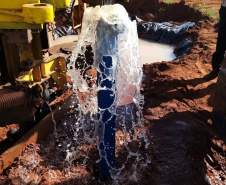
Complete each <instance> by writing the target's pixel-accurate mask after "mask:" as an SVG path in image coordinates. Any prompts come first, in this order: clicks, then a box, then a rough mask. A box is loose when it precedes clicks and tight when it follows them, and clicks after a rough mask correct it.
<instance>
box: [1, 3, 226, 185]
mask: <svg viewBox="0 0 226 185" xmlns="http://www.w3.org/2000/svg"><path fill="white" fill-rule="evenodd" d="M124 6H125V8H126V9H127V11H128V13H129V15H130V16H131V17H133V16H135V15H136V16H138V17H139V18H141V19H142V20H144V21H145V22H170V23H171V24H174V25H181V24H183V23H185V22H194V23H195V25H196V26H195V27H194V28H192V29H190V30H188V31H186V32H185V33H183V34H181V35H180V36H179V37H178V38H177V39H176V40H175V42H176V43H179V42H180V41H181V40H182V39H183V38H185V37H188V36H189V37H190V38H191V40H192V41H193V43H194V44H193V47H192V48H191V50H190V51H189V52H188V53H187V55H186V56H183V57H181V58H177V59H175V60H173V61H168V62H165V61H164V62H157V63H156V62H155V63H152V64H145V65H144V66H143V71H144V73H145V79H144V81H143V84H142V89H141V90H142V94H143V95H144V107H143V114H144V118H145V119H146V122H145V127H144V128H145V130H146V131H147V138H146V139H147V140H148V142H149V143H150V144H149V146H148V147H145V141H142V140H141V141H139V142H137V141H133V142H130V143H129V145H130V146H129V147H130V148H131V150H132V151H136V149H137V148H138V147H139V151H140V154H141V156H145V157H144V159H145V160H146V162H144V161H142V160H141V161H140V164H138V166H139V167H140V166H142V164H146V166H143V167H142V168H139V170H138V171H136V170H135V169H134V168H133V163H134V161H136V157H134V156H133V157H130V158H129V159H128V157H127V156H128V153H127V150H126V147H125V148H124V147H118V148H117V149H116V156H117V158H116V166H118V167H120V166H121V165H122V164H124V161H125V160H128V161H127V163H126V165H125V168H124V169H123V170H122V172H121V174H120V176H121V177H120V178H119V179H118V181H117V183H116V184H153V185H155V184H156V185H159V184H174V185H176V184H178V185H181V184H191V185H193V184H203V185H204V184H214V185H217V184H225V183H226V165H225V164H226V145H225V142H224V140H223V139H222V137H221V136H220V134H219V132H218V131H217V129H216V128H215V126H214V124H213V122H212V121H211V112H212V105H213V101H214V89H215V84H216V80H213V81H210V82H206V81H204V80H203V79H202V77H203V76H204V75H205V74H206V73H208V72H209V71H210V70H211V65H210V60H211V55H212V53H213V52H214V49H215V42H216V36H217V33H216V30H215V28H217V26H216V25H217V23H216V22H215V21H214V20H213V19H211V18H210V17H208V16H207V15H204V14H202V13H201V12H200V11H198V10H195V9H193V8H192V7H190V6H188V5H185V3H184V1H181V2H180V3H176V4H166V3H159V1H158V0H145V1H139V0H134V1H132V2H130V3H125V4H124ZM146 35H147V34H146V33H145V34H144V33H139V36H140V37H141V38H146ZM148 62H149V61H146V62H144V63H148ZM75 122H76V117H74V116H73V112H72V111H71V112H70V113H68V115H67V116H66V117H65V118H63V119H62V120H61V121H60V122H59V123H58V126H57V129H56V132H55V133H50V134H49V135H48V136H47V137H46V138H45V139H44V140H43V141H42V142H41V143H40V144H31V145H29V146H28V147H27V148H26V150H25V151H24V152H23V154H22V155H21V156H19V157H18V158H17V159H16V160H15V162H14V163H13V164H12V165H11V166H10V167H9V168H7V169H6V170H5V171H4V172H3V173H2V174H1V175H0V184H15V185H17V184H42V185H44V184H110V183H111V182H110V181H107V182H100V181H99V180H98V165H97V160H98V151H97V149H96V145H95V143H94V144H93V145H91V146H89V147H88V146H81V147H80V149H79V152H78V153H76V156H77V157H76V160H72V161H71V163H70V165H69V163H68V161H65V158H67V155H68V152H67V151H66V150H67V149H68V145H69V144H70V145H71V144H73V146H77V141H73V138H74V131H76V129H77V127H76V125H75V124H74V123H75ZM140 132H142V131H140ZM77 133H79V134H81V137H79V138H80V139H82V137H83V136H84V133H82V132H77ZM56 135H57V139H56V137H55V136H56ZM71 141H73V142H74V143H71ZM122 142H123V133H120V132H118V133H116V144H117V145H118V146H120V143H122ZM84 159H86V164H83V161H84ZM135 171H136V174H134V172H135Z"/></svg>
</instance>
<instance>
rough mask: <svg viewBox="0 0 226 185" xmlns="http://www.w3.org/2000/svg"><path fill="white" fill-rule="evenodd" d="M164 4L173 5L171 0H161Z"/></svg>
mask: <svg viewBox="0 0 226 185" xmlns="http://www.w3.org/2000/svg"><path fill="white" fill-rule="evenodd" d="M163 2H164V3H167V4H173V0H163Z"/></svg>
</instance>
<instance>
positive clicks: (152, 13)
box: [123, 0, 212, 23]
mask: <svg viewBox="0 0 226 185" xmlns="http://www.w3.org/2000/svg"><path fill="white" fill-rule="evenodd" d="M123 5H124V6H125V8H126V10H127V11H128V13H129V15H130V16H134V15H137V16H138V17H140V18H142V19H143V20H145V21H153V22H166V21H170V22H188V21H190V22H195V23H197V22H199V21H200V20H202V19H203V20H205V21H207V20H212V18H210V17H209V16H207V15H205V14H203V13H202V12H200V11H199V10H196V9H194V8H192V7H190V6H188V5H185V2H184V1H181V2H180V3H174V4H167V3H164V2H159V1H158V0H144V1H140V0H133V1H131V2H129V3H124V4H123Z"/></svg>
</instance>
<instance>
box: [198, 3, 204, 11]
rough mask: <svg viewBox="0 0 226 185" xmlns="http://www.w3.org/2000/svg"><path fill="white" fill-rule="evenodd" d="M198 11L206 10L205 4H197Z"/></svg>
mask: <svg viewBox="0 0 226 185" xmlns="http://www.w3.org/2000/svg"><path fill="white" fill-rule="evenodd" d="M198 7H199V8H198V9H199V10H203V9H206V4H205V3H202V4H198Z"/></svg>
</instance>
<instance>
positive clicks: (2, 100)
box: [0, 0, 128, 126]
mask: <svg viewBox="0 0 226 185" xmlns="http://www.w3.org/2000/svg"><path fill="white" fill-rule="evenodd" d="M127 1H128V0H127ZM115 2H121V1H120V0H118V1H117V0H13V1H7V0H0V126H1V124H2V123H6V124H7V122H8V120H10V122H15V121H16V122H18V123H19V122H27V121H34V113H35V111H36V109H37V108H38V107H40V105H41V104H42V103H43V101H42V100H44V101H46V99H48V96H49V94H48V92H47V91H46V89H47V88H48V87H46V82H47V83H48V81H54V84H56V86H57V88H58V89H61V90H67V76H66V57H68V55H64V54H59V53H58V54H55V55H51V56H47V57H46V56H45V57H43V49H46V50H48V48H49V47H52V46H53V41H52V40H53V37H52V29H53V28H54V24H53V22H54V17H55V10H59V9H62V10H65V9H66V8H68V7H71V10H72V11H71V13H70V16H71V17H72V21H71V23H72V26H73V28H78V27H80V26H81V20H82V16H83V13H84V11H85V8H86V6H87V4H86V3H89V4H90V5H91V6H92V5H98V4H112V3H115ZM43 30H47V31H46V32H45V34H46V37H47V40H46V43H47V47H46V48H43V46H42V42H41V41H42V40H43V35H41V33H42V32H43ZM9 82H10V83H9ZM40 94H42V96H41V97H40ZM46 94H47V95H46ZM46 96H47V97H46ZM14 120H15V121H14Z"/></svg>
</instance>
